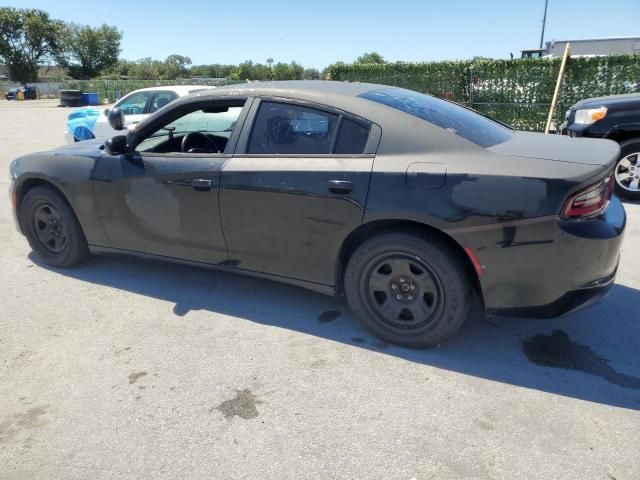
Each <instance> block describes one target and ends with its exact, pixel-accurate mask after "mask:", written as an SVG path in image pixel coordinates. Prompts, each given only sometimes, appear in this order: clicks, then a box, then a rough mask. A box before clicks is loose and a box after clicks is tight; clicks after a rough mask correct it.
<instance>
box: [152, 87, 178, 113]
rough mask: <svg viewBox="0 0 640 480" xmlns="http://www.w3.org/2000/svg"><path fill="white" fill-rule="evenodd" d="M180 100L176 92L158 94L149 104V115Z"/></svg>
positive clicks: (154, 95)
mask: <svg viewBox="0 0 640 480" xmlns="http://www.w3.org/2000/svg"><path fill="white" fill-rule="evenodd" d="M176 98H178V94H177V93H175V92H157V93H154V94H153V97H152V98H151V102H150V103H149V113H153V112H156V111H158V110H160V109H161V108H162V107H164V106H165V105H167V104H168V103H170V102H172V101H174V100H175V99H176Z"/></svg>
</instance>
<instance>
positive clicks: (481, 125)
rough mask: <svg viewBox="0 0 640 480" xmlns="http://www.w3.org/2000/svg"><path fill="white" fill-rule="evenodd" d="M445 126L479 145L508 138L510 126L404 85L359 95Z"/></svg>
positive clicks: (503, 140)
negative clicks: (407, 88) (406, 87)
mask: <svg viewBox="0 0 640 480" xmlns="http://www.w3.org/2000/svg"><path fill="white" fill-rule="evenodd" d="M360 97H362V98H366V99H367V100H372V101H374V102H378V103H382V104H383V105H387V106H389V107H393V108H396V109H398V110H401V111H403V112H406V113H408V114H410V115H413V116H414V117H418V118H421V119H423V120H426V121H427V122H429V123H432V124H433V125H436V126H438V127H441V128H444V129H445V130H448V131H450V132H451V133H455V134H456V135H458V136H460V137H462V138H464V139H466V140H469V141H470V142H473V143H475V144H476V145H479V146H481V147H491V146H493V145H497V144H498V143H502V142H506V141H507V140H509V139H510V138H511V135H512V133H511V130H509V129H508V128H507V127H505V126H503V125H501V124H500V123H498V122H495V121H493V120H491V119H489V118H487V117H485V116H483V115H480V114H479V113H476V112H474V111H473V110H469V109H468V108H464V107H461V106H460V105H456V104H455V103H452V102H447V101H445V100H440V99H438V98H435V97H432V96H430V95H424V94H423V93H418V92H414V91H412V90H405V89H404V88H395V87H390V88H381V89H380V90H371V91H369V92H365V93H363V94H361V95H360Z"/></svg>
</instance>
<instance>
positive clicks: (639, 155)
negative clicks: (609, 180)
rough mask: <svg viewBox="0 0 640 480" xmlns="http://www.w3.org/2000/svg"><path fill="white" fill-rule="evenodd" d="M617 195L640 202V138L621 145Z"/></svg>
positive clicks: (617, 165)
mask: <svg viewBox="0 0 640 480" xmlns="http://www.w3.org/2000/svg"><path fill="white" fill-rule="evenodd" d="M614 172H615V180H616V187H615V190H616V194H617V195H618V196H620V197H623V198H626V199H628V200H640V138H631V139H629V140H625V141H624V142H622V143H621V144H620V157H619V158H618V161H617V162H616V166H615V170H614Z"/></svg>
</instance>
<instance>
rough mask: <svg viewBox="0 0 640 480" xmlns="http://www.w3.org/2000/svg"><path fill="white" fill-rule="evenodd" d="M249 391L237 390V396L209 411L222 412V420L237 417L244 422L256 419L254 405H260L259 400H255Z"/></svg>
mask: <svg viewBox="0 0 640 480" xmlns="http://www.w3.org/2000/svg"><path fill="white" fill-rule="evenodd" d="M257 398H258V397H256V396H255V395H254V394H253V393H252V392H251V390H249V389H248V388H245V389H244V390H238V394H237V395H236V396H235V398H232V399H231V400H227V401H224V402H222V403H221V404H220V405H218V406H217V407H215V408H212V409H211V410H210V411H213V410H218V411H219V412H222V414H223V415H224V418H232V417H234V416H238V417H240V418H243V419H245V420H249V419H251V418H256V417H257V416H258V409H257V408H256V405H259V404H261V403H262V402H261V401H260V400H257Z"/></svg>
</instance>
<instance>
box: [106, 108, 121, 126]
mask: <svg viewBox="0 0 640 480" xmlns="http://www.w3.org/2000/svg"><path fill="white" fill-rule="evenodd" d="M107 118H108V119H109V125H111V128H113V129H114V130H124V113H122V110H120V109H119V108H118V107H115V108H112V109H111V110H109V113H108V114H107Z"/></svg>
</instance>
